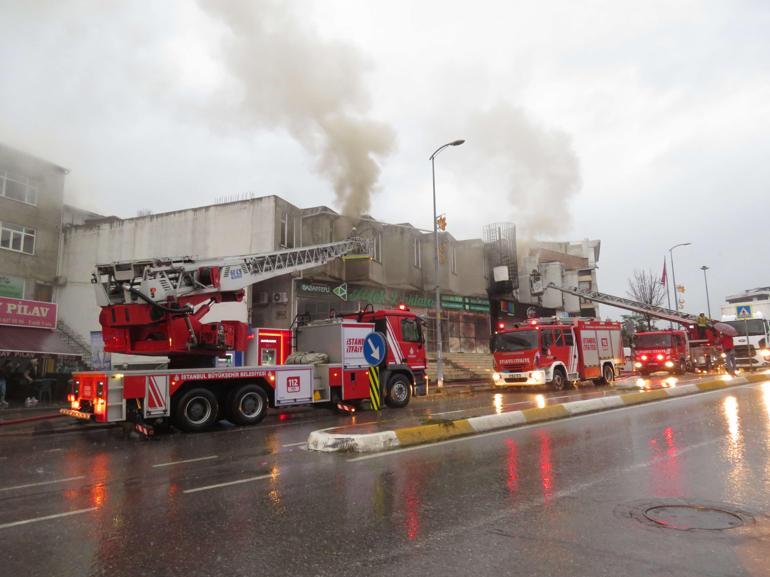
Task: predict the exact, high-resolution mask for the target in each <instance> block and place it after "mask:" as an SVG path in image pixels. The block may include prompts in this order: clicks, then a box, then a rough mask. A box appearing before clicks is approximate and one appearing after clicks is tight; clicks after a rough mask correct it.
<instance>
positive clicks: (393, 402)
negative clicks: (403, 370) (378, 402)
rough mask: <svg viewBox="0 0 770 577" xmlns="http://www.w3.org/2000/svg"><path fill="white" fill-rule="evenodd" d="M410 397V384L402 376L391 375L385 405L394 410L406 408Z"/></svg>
mask: <svg viewBox="0 0 770 577" xmlns="http://www.w3.org/2000/svg"><path fill="white" fill-rule="evenodd" d="M411 397H412V384H411V383H410V382H409V379H407V378H406V377H405V376H404V375H398V374H396V375H393V376H392V377H391V378H390V381H388V394H387V396H386V397H385V403H386V404H387V405H388V406H389V407H392V408H394V409H400V408H401V407H406V406H407V405H408V404H409V399H410V398H411Z"/></svg>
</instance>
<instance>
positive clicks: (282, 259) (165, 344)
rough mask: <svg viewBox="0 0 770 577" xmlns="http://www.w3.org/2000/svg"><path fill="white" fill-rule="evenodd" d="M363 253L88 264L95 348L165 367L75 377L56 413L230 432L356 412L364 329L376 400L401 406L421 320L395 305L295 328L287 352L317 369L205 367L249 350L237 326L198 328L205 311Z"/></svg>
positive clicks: (409, 389)
mask: <svg viewBox="0 0 770 577" xmlns="http://www.w3.org/2000/svg"><path fill="white" fill-rule="evenodd" d="M362 248H363V249H366V248H367V245H366V243H365V241H361V240H358V239H351V240H348V241H343V242H339V243H329V244H326V245H319V246H316V247H307V248H301V249H288V250H285V251H281V252H277V253H270V254H260V255H248V256H241V257H225V258H221V259H210V260H207V261H196V260H195V259H190V258H185V259H165V260H160V259H152V260H143V261H132V262H126V263H112V264H109V265H99V266H97V268H96V272H95V274H94V280H93V284H94V286H95V288H96V292H97V300H98V302H99V304H100V305H101V306H102V311H101V314H100V317H99V318H100V322H101V324H102V328H103V334H104V340H105V350H106V351H110V352H118V353H130V354H145V355H148V354H151V355H156V356H160V355H164V356H167V357H168V358H169V368H168V369H164V370H151V371H124V372H117V371H113V372H82V373H76V374H74V375H73V390H72V391H71V393H70V395H69V399H68V400H69V401H70V403H71V408H70V409H62V410H61V412H62V413H63V414H66V415H69V416H72V417H75V418H78V419H84V420H95V421H97V422H102V423H117V422H121V421H129V422H133V423H135V425H136V427H137V429H139V430H140V431H142V432H144V433H148V434H149V433H151V432H152V426H153V424H156V423H158V422H166V421H170V422H171V423H173V424H174V425H175V426H177V427H178V428H180V429H182V430H185V431H199V430H202V429H205V428H207V427H209V426H211V425H212V424H213V423H214V422H216V421H217V420H219V419H222V418H225V419H228V420H230V421H232V422H233V423H236V424H239V425H253V424H256V423H259V422H260V421H261V420H262V419H263V418H264V417H265V414H266V412H267V409H268V407H286V406H291V405H299V404H331V405H336V404H345V405H355V404H357V403H359V402H360V401H362V400H363V399H368V398H369V395H370V393H369V377H368V367H369V364H368V363H367V362H366V360H365V358H364V354H363V343H364V339H365V338H366V335H368V334H369V333H371V332H374V331H381V332H382V334H383V335H384V336H385V338H386V342H387V347H386V348H387V351H383V352H382V353H383V362H382V364H381V366H380V369H381V373H380V382H381V383H382V396H383V397H384V401H385V403H386V404H388V405H389V406H391V407H403V406H406V405H407V404H408V403H409V400H410V398H411V396H412V394H424V392H425V377H424V375H425V366H426V355H425V347H424V341H423V333H422V328H421V321H420V319H419V318H418V317H417V316H416V315H414V314H413V313H411V312H410V311H409V310H407V309H406V308H405V307H404V308H403V309H402V310H395V311H374V310H373V309H371V307H368V308H367V309H365V310H364V311H362V312H360V313H357V314H356V315H355V317H354V318H350V317H346V318H336V319H328V320H325V321H318V322H311V323H307V324H301V325H300V326H298V327H297V328H296V329H295V330H294V339H295V345H296V350H298V351H306V352H313V353H321V354H322V355H323V356H322V357H320V358H322V359H323V362H322V363H320V364H302V365H299V364H284V365H279V364H275V365H272V366H270V365H265V364H262V365H256V366H248V367H232V368H221V369H218V368H214V364H215V361H216V358H217V357H221V356H223V355H224V354H226V353H227V351H232V350H235V351H243V350H245V349H246V348H247V344H248V328H247V327H246V326H245V324H244V323H240V322H237V321H219V322H214V323H204V322H202V318H203V316H204V314H205V312H206V311H208V310H209V307H211V306H212V305H213V304H215V303H217V302H222V301H234V300H235V301H237V300H241V299H242V298H243V292H244V289H245V287H247V286H249V285H251V284H255V283H257V282H261V281H263V280H266V279H268V278H272V277H274V276H278V275H280V274H286V273H289V272H292V271H297V270H303V269H306V268H311V267H315V266H319V265H321V264H324V263H325V262H327V261H328V260H330V259H331V258H336V257H338V256H341V255H343V254H346V253H347V252H351V251H353V250H361V249H362ZM196 307H197V308H196ZM266 344H270V343H266ZM385 353H386V354H385ZM279 354H280V352H279ZM268 356H271V355H268Z"/></svg>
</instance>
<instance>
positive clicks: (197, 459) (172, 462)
mask: <svg viewBox="0 0 770 577" xmlns="http://www.w3.org/2000/svg"><path fill="white" fill-rule="evenodd" d="M218 458H219V455H209V456H208V457H195V458H194V459H182V460H181V461H169V462H168V463H158V464H157V465H153V468H155V469H157V468H158V467H170V466H171V465H181V464H183V463H197V462H198V461H209V460H211V459H218Z"/></svg>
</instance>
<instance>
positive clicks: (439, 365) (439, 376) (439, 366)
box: [430, 140, 465, 387]
mask: <svg viewBox="0 0 770 577" xmlns="http://www.w3.org/2000/svg"><path fill="white" fill-rule="evenodd" d="M463 142H465V140H453V141H452V142H447V143H446V144H444V145H442V146H439V147H438V148H437V149H436V150H435V152H434V153H433V154H431V155H430V170H431V174H432V176H433V240H434V242H435V249H436V250H435V254H434V255H433V268H434V269H435V277H436V296H435V299H436V300H435V307H434V308H435V310H436V383H437V384H438V386H439V387H443V386H444V359H443V358H442V354H441V352H442V351H441V348H442V347H441V279H440V278H439V274H438V214H437V213H436V162H435V158H436V155H437V154H438V153H439V152H441V151H442V150H444V149H445V148H446V147H447V146H460V145H461V144H462V143H463Z"/></svg>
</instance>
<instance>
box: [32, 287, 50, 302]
mask: <svg viewBox="0 0 770 577" xmlns="http://www.w3.org/2000/svg"><path fill="white" fill-rule="evenodd" d="M35 300H36V301H43V302H46V303H50V302H51V301H52V300H53V287H52V286H51V285H50V284H46V283H42V282H36V283H35Z"/></svg>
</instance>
